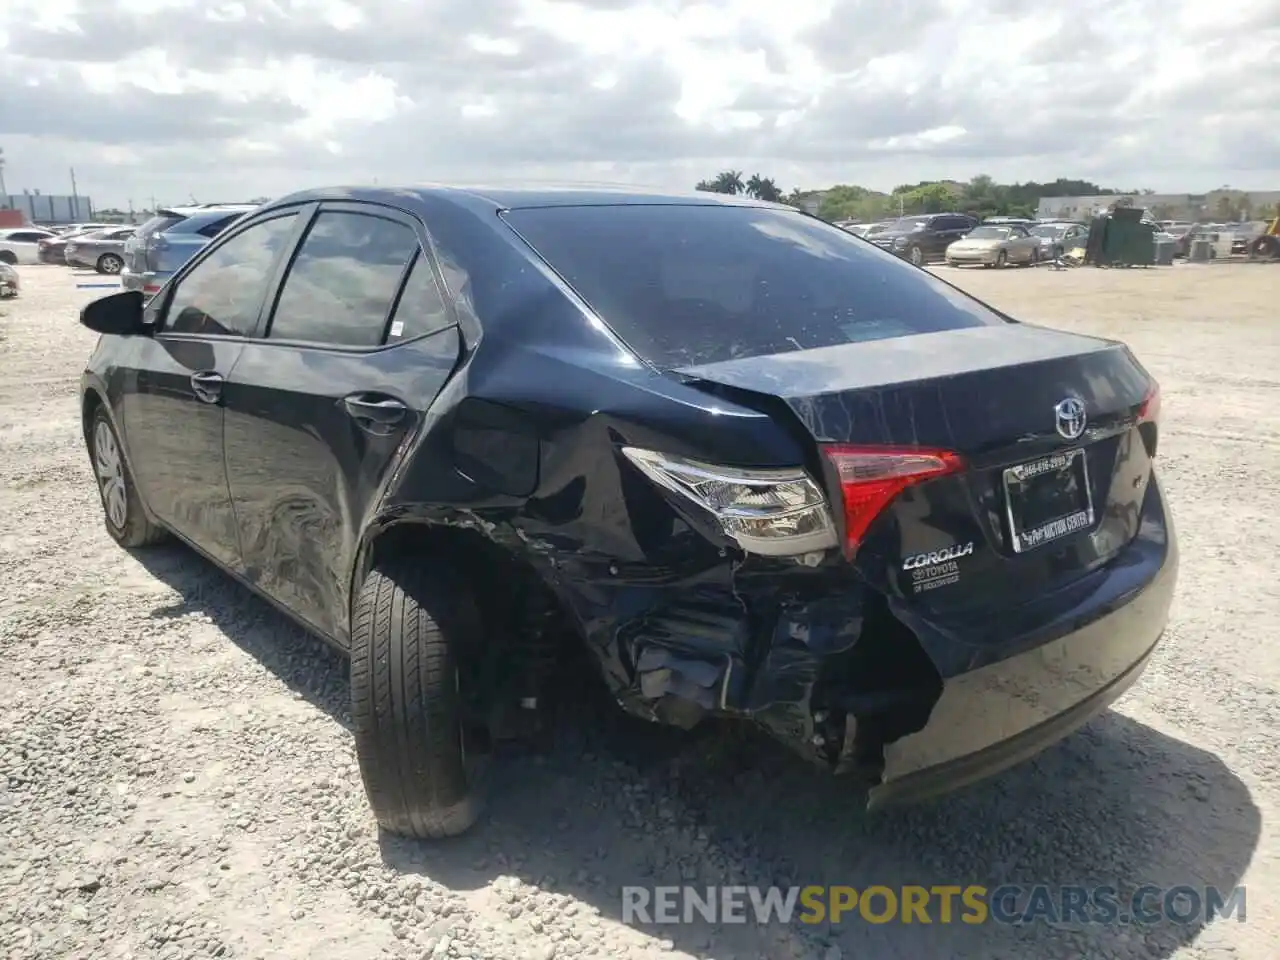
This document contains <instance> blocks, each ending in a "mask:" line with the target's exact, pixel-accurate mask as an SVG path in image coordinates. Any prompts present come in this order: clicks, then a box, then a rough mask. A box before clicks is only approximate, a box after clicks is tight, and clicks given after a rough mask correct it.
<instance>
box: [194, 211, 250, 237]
mask: <svg viewBox="0 0 1280 960" xmlns="http://www.w3.org/2000/svg"><path fill="white" fill-rule="evenodd" d="M243 216H244V214H243V213H233V214H230V215H228V216H225V217H219V218H218V219H217V220H214V221H213V222H212V223H206V224H205V225H204V226H203V227H201V228H200V229H199V230H197V231H196V233H198V234H200V236H202V237H209V238H213V237H216V236H217V235H218V234H220V233H221V232H222V231H223V230H225V229H227V227H229V226H231V225H232V224H233V223H235V222H236V221H237V220H239V219H240V218H241V217H243Z"/></svg>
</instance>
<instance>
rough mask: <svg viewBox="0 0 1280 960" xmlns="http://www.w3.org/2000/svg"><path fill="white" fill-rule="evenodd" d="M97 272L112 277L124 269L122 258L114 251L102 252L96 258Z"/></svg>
mask: <svg viewBox="0 0 1280 960" xmlns="http://www.w3.org/2000/svg"><path fill="white" fill-rule="evenodd" d="M97 267H98V272H99V273H105V274H106V275H107V276H110V277H114V276H115V275H116V274H118V273H119V272H120V271H121V270H123V269H124V260H122V259H121V258H120V257H119V256H118V255H116V254H114V253H104V254H103V255H102V256H100V257H99V258H98V264H97Z"/></svg>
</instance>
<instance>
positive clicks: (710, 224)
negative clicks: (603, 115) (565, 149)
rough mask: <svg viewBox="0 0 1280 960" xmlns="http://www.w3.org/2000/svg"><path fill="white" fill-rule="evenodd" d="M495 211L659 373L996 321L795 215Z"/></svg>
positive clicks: (933, 282) (727, 210)
mask: <svg viewBox="0 0 1280 960" xmlns="http://www.w3.org/2000/svg"><path fill="white" fill-rule="evenodd" d="M505 216H506V219H507V221H508V222H509V223H510V224H511V225H512V226H513V227H514V228H515V229H516V230H517V231H518V232H519V233H520V234H521V236H523V237H524V239H525V240H526V241H527V242H528V243H529V245H530V246H532V247H533V248H534V250H535V251H537V253H538V254H540V255H541V256H542V258H543V259H544V260H546V261H547V263H548V264H550V266H551V267H552V268H553V269H554V270H555V271H556V272H557V273H559V274H560V275H561V276H562V277H564V279H565V280H566V281H567V282H568V283H569V284H570V285H571V286H572V287H573V288H574V289H575V290H577V292H578V294H579V295H580V296H581V297H582V298H583V299H584V300H586V301H587V303H589V304H590V305H591V307H592V309H594V310H595V311H596V312H597V313H598V314H599V315H600V316H601V318H602V319H603V320H604V321H605V322H606V323H608V324H609V326H610V327H612V328H613V330H614V332H615V333H616V334H617V335H618V336H619V337H620V338H621V339H622V340H623V341H625V342H626V343H627V345H628V346H630V347H631V349H632V350H634V351H635V352H636V353H637V354H639V355H640V356H641V357H642V358H643V359H645V360H646V361H648V362H649V363H652V364H654V365H655V366H658V367H661V368H665V369H672V368H678V367H685V366H698V365H701V364H706V363H718V362H720V361H722V360H733V359H740V358H743V357H757V356H763V355H765V354H771V353H786V352H790V351H795V350H808V349H813V348H816V347H828V346H836V345H838V344H845V343H858V342H862V341H868V340H883V339H887V338H890V337H904V336H911V335H913V334H920V333H933V332H936V331H940V330H955V329H959V328H961V327H977V326H987V325H994V324H1000V323H1004V322H1006V321H1005V320H1004V319H1003V318H1002V317H1001V316H1000V315H999V314H997V313H995V312H993V311H992V310H990V309H988V308H986V307H984V306H983V305H982V304H980V303H978V302H977V301H975V300H973V299H972V298H970V297H968V296H966V295H965V294H963V293H961V292H960V291H958V290H956V289H955V288H953V287H949V286H947V285H946V284H944V283H943V282H941V281H940V280H938V279H937V278H936V277H933V276H932V275H931V274H929V273H927V272H926V271H924V270H921V269H919V268H918V267H913V266H911V265H910V264H908V263H906V262H905V261H902V260H899V259H898V258H897V257H894V256H893V255H891V254H888V253H885V252H883V251H880V250H878V249H876V248H875V247H873V246H872V245H871V244H868V243H865V242H864V241H862V240H859V239H858V238H856V237H854V236H852V235H851V234H849V233H846V232H845V231H844V230H841V229H840V228H839V227H834V226H831V225H829V224H826V223H823V222H822V221H820V220H816V219H814V218H812V217H807V216H804V215H803V214H801V213H800V212H798V211H797V212H794V213H792V212H790V211H783V210H774V209H765V208H757V207H732V206H674V205H671V206H661V205H652V206H649V205H627V206H592V207H587V206H583V207H541V208H529V209H516V210H510V211H508V212H507V213H506V214H505Z"/></svg>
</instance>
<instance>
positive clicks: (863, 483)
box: [823, 444, 964, 557]
mask: <svg viewBox="0 0 1280 960" xmlns="http://www.w3.org/2000/svg"><path fill="white" fill-rule="evenodd" d="M823 452H824V453H825V454H826V456H827V459H828V460H830V461H831V465H832V466H833V467H835V469H836V474H837V475H838V476H839V478H840V492H841V495H842V498H843V501H844V531H845V535H844V550H845V555H846V556H848V557H852V556H853V554H854V553H855V552H856V551H857V549H858V547H859V546H861V544H862V541H863V538H864V537H865V536H866V534H867V530H868V529H870V527H871V524H872V523H873V522H874V521H875V519H876V517H878V516H880V514H882V513H883V512H884V510H885V508H886V507H888V506H889V504H890V503H892V502H893V501H894V500H895V499H896V498H897V497H898V495H899V494H901V493H902V492H903V491H904V490H906V489H907V488H908V487H910V486H913V485H915V484H917V483H920V482H922V481H924V480H929V479H932V478H933V477H941V476H944V475H946V474H949V473H956V472H958V471H960V470H963V469H964V460H963V459H962V458H961V457H960V455H959V454H956V453H952V452H951V451H949V450H921V449H917V448H915V447H851V446H845V445H843V444H831V445H828V446H825V447H824V448H823Z"/></svg>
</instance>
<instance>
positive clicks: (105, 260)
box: [65, 227, 137, 276]
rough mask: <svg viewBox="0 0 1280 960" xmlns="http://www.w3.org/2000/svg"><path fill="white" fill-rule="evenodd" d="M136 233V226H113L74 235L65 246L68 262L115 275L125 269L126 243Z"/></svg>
mask: <svg viewBox="0 0 1280 960" xmlns="http://www.w3.org/2000/svg"><path fill="white" fill-rule="evenodd" d="M135 233H137V229H136V228H135V227H113V228H112V229H110V230H98V231H96V232H94V233H85V234H80V235H79V236H75V237H72V238H71V239H70V240H68V241H67V244H66V248H65V249H66V259H67V263H69V264H71V265H72V266H76V267H91V268H92V269H94V270H97V271H98V272H99V273H106V274H111V275H112V276H114V275H115V274H117V273H119V272H120V271H121V270H123V269H124V245H125V242H126V241H127V240H128V239H129V238H130V237H132V236H133V235H134V234H135Z"/></svg>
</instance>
